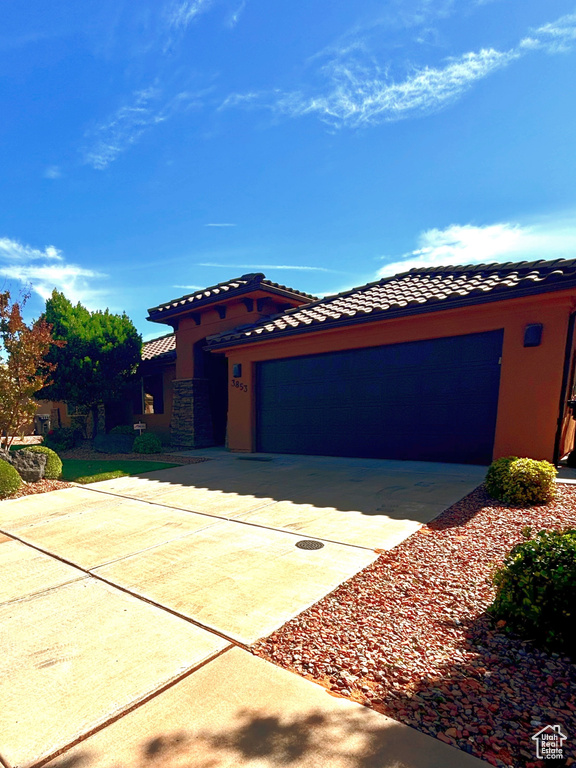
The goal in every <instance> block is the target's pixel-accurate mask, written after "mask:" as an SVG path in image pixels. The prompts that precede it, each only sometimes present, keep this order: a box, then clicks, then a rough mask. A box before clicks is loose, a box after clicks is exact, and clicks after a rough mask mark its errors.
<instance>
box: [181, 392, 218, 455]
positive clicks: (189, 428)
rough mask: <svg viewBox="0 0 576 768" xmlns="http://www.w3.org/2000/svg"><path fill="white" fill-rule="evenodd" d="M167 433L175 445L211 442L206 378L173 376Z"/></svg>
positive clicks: (212, 436) (190, 445)
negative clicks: (168, 429)
mask: <svg viewBox="0 0 576 768" xmlns="http://www.w3.org/2000/svg"><path fill="white" fill-rule="evenodd" d="M172 386H173V387H174V400H173V403H172V421H171V424H170V437H171V442H172V445H173V446H175V447H178V448H209V447H210V446H211V445H214V433H213V430H212V414H211V412H210V397H209V391H208V387H209V380H208V379H176V380H175V381H174V382H173V383H172Z"/></svg>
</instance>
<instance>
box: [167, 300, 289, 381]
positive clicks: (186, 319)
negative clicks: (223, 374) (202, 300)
mask: <svg viewBox="0 0 576 768" xmlns="http://www.w3.org/2000/svg"><path fill="white" fill-rule="evenodd" d="M245 298H248V299H250V300H252V301H253V307H252V309H251V310H250V311H249V310H248V309H247V307H246V305H245V304H244V303H243V301H242V300H240V299H236V300H229V301H225V300H223V301H222V302H221V304H222V306H225V307H226V317H224V318H222V317H220V315H219V314H218V311H217V309H213V308H210V307H206V308H205V309H202V308H200V310H198V314H201V322H200V324H199V325H198V324H197V323H196V320H195V319H194V317H193V316H192V315H188V316H186V315H184V316H183V317H181V318H180V320H179V322H178V328H177V330H176V354H177V363H176V378H177V379H192V378H194V377H195V376H197V375H198V372H196V371H195V370H194V345H195V344H196V343H197V342H198V341H201V340H202V339H205V338H206V337H207V336H211V335H213V334H216V333H223V332H224V331H227V330H229V329H231V328H236V327H237V326H239V325H250V324H251V323H255V322H257V321H258V319H259V318H260V317H262V316H265V315H270V314H275V313H277V312H278V311H279V306H280V305H281V304H286V301H285V300H282V299H281V298H279V299H278V301H277V302H275V301H273V300H272V299H270V297H268V296H266V294H265V293H263V292H258V291H253V292H252V293H250V295H249V296H248V297H245ZM259 299H260V300H261V303H260V305H259V306H260V309H258V300H259ZM293 303H294V302H293Z"/></svg>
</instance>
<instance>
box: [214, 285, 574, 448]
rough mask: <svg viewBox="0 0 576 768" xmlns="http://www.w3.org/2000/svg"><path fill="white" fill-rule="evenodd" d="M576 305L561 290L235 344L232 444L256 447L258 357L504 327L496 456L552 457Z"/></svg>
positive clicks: (232, 350) (230, 417) (230, 421)
mask: <svg viewBox="0 0 576 768" xmlns="http://www.w3.org/2000/svg"><path fill="white" fill-rule="evenodd" d="M575 305H576V292H575V291H561V292H557V293H548V294H542V295H540V296H535V297H526V298H519V299H514V300H506V301H498V302H493V303H487V304H481V305H476V306H474V307H467V308H462V309H452V310H444V311H441V312H434V313H425V314H421V315H413V316H409V317H405V318H399V319H396V320H387V321H380V322H375V323H366V324H360V325H356V326H349V327H347V328H343V329H340V330H328V331H323V332H322V331H321V332H314V333H306V334H303V335H301V336H298V337H292V338H290V337H286V338H284V339H276V340H271V341H267V342H263V343H261V344H257V345H249V346H243V347H236V348H230V349H229V350H227V351H226V353H227V355H228V357H229V361H230V370H231V366H232V365H233V364H235V363H241V364H242V378H241V379H240V380H238V382H237V384H236V385H234V382H233V381H231V382H230V401H229V410H228V447H229V448H230V449H231V450H233V451H253V450H254V449H255V380H254V378H255V364H256V363H257V362H258V361H263V360H271V359H277V358H281V357H295V356H299V355H309V354H317V353H321V352H329V351H336V350H343V349H355V348H360V347H370V346H378V345H381V344H396V343H401V342H406V341H418V340H423V339H433V338H438V337H442V336H457V335H462V334H467V333H479V332H483V331H491V330H496V329H499V328H503V329H504V346H503V353H502V367H501V378H500V396H499V407H498V418H497V424H496V438H495V445H494V458H498V457H500V456H507V455H511V454H516V455H522V456H530V457H533V458H539V459H540V458H544V459H549V460H551V459H552V458H553V452H554V441H555V436H556V429H557V419H558V411H559V404H560V390H561V384H562V374H563V367H564V356H565V346H566V336H567V329H568V322H569V316H570V313H571V312H572V311H573V309H574V306H575ZM530 323H542V324H543V325H544V333H543V338H542V343H541V345H540V346H539V347H532V348H525V347H524V346H523V340H524V329H525V327H526V325H528V324H530ZM238 385H241V386H238ZM470 439H471V440H473V439H474V436H473V435H471V436H470Z"/></svg>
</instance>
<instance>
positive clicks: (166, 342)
mask: <svg viewBox="0 0 576 768" xmlns="http://www.w3.org/2000/svg"><path fill="white" fill-rule="evenodd" d="M169 357H176V336H174V334H173V333H169V334H167V335H166V336H159V337H158V338H157V339H152V341H145V342H144V344H142V361H145V360H158V359H159V358H162V359H163V360H165V359H167V358H169Z"/></svg>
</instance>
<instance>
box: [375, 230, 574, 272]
mask: <svg viewBox="0 0 576 768" xmlns="http://www.w3.org/2000/svg"><path fill="white" fill-rule="evenodd" d="M575 252H576V223H574V220H564V219H557V220H554V219H550V220H544V221H540V222H536V223H534V224H530V225H522V224H519V223H515V222H499V223H496V224H486V225H483V226H479V225H474V224H451V225H450V226H448V227H446V228H444V229H428V230H426V231H425V232H422V233H421V234H420V235H419V237H418V242H417V247H416V248H415V249H414V250H413V251H409V252H408V253H405V254H403V255H402V256H401V257H400V258H399V259H398V258H396V259H394V257H382V258H385V259H386V260H387V261H388V263H387V264H386V265H385V266H384V267H382V268H381V269H380V270H379V271H378V276H379V277H385V276H387V275H393V274H396V273H397V272H405V271H406V270H409V269H413V268H414V267H438V266H449V265H452V264H484V263H490V262H506V261H533V260H536V259H556V258H570V257H571V256H573V254H574V253H575Z"/></svg>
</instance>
